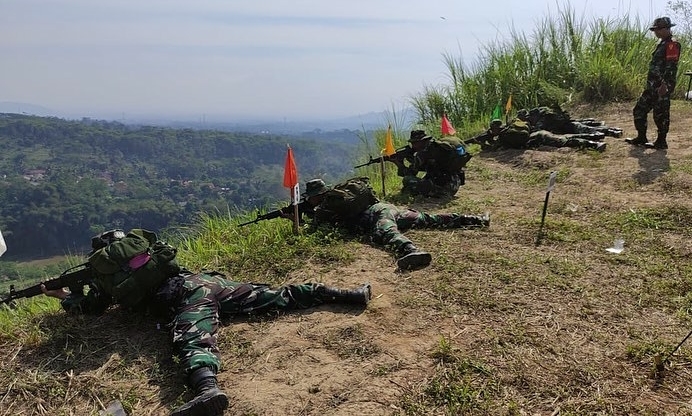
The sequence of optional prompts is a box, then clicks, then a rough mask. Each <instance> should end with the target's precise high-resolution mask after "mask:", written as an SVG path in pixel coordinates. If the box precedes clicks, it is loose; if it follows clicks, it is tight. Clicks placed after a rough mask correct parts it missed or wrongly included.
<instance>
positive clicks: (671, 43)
mask: <svg viewBox="0 0 692 416" xmlns="http://www.w3.org/2000/svg"><path fill="white" fill-rule="evenodd" d="M680 49H681V48H680V43H679V42H678V41H677V40H675V38H673V37H669V38H666V39H661V41H660V42H659V43H658V45H656V49H654V52H653V53H652V54H651V62H650V63H649V74H648V76H647V80H646V86H647V88H649V89H655V88H658V87H659V86H660V85H661V82H665V83H666V85H668V91H671V92H672V91H673V90H674V89H675V83H676V81H677V78H676V77H677V73H678V60H679V59H680Z"/></svg>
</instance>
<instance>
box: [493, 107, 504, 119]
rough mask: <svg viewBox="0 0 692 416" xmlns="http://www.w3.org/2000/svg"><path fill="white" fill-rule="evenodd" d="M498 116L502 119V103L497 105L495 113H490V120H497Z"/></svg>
mask: <svg viewBox="0 0 692 416" xmlns="http://www.w3.org/2000/svg"><path fill="white" fill-rule="evenodd" d="M496 118H497V119H500V120H502V107H500V104H498V105H496V106H495V108H494V109H493V113H492V114H491V115H490V120H495V119H496Z"/></svg>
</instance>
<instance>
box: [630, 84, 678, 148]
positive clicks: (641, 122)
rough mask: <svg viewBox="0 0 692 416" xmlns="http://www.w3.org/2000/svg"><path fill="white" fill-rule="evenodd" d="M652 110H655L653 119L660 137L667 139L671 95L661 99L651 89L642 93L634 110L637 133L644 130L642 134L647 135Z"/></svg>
mask: <svg viewBox="0 0 692 416" xmlns="http://www.w3.org/2000/svg"><path fill="white" fill-rule="evenodd" d="M651 110H653V119H654V123H655V124H656V128H657V129H658V135H659V136H664V137H665V136H666V134H668V128H669V127H670V93H668V94H666V95H664V96H663V97H659V96H658V92H656V91H655V90H653V89H650V88H647V89H645V90H644V92H642V95H640V96H639V99H638V100H637V104H635V105H634V108H633V109H632V116H633V117H634V127H635V128H636V129H637V132H639V131H640V130H643V131H642V133H644V134H646V128H647V124H648V123H647V118H648V114H649V112H650V111H651Z"/></svg>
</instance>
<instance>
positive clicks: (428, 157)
mask: <svg viewBox="0 0 692 416" xmlns="http://www.w3.org/2000/svg"><path fill="white" fill-rule="evenodd" d="M409 143H411V144H410V146H411V148H412V149H413V151H412V152H410V153H408V154H406V155H405V158H404V159H392V160H391V161H392V162H393V163H394V164H396V165H397V168H398V169H397V174H398V175H399V176H401V177H402V183H403V187H402V189H401V192H403V193H408V194H410V195H423V196H433V197H452V196H454V195H455V194H456V193H457V191H459V188H460V187H461V186H462V185H463V184H464V182H465V173H464V166H465V165H466V162H468V160H469V159H470V158H471V155H470V154H468V153H467V152H466V149H465V148H464V144H463V142H462V141H461V140H460V139H459V138H457V137H454V136H447V137H443V138H440V139H434V138H433V137H432V136H429V135H427V134H425V131H423V130H413V131H411V136H410V138H409ZM404 161H406V162H407V163H408V166H406V163H404ZM418 172H425V176H423V177H422V178H419V177H418V176H417V174H418Z"/></svg>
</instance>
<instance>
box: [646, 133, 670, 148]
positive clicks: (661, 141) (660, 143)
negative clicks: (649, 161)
mask: <svg viewBox="0 0 692 416" xmlns="http://www.w3.org/2000/svg"><path fill="white" fill-rule="evenodd" d="M646 147H650V148H653V149H660V150H665V149H667V148H668V142H667V141H666V135H665V134H659V135H658V137H657V138H656V141H655V142H653V143H647V144H646Z"/></svg>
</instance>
